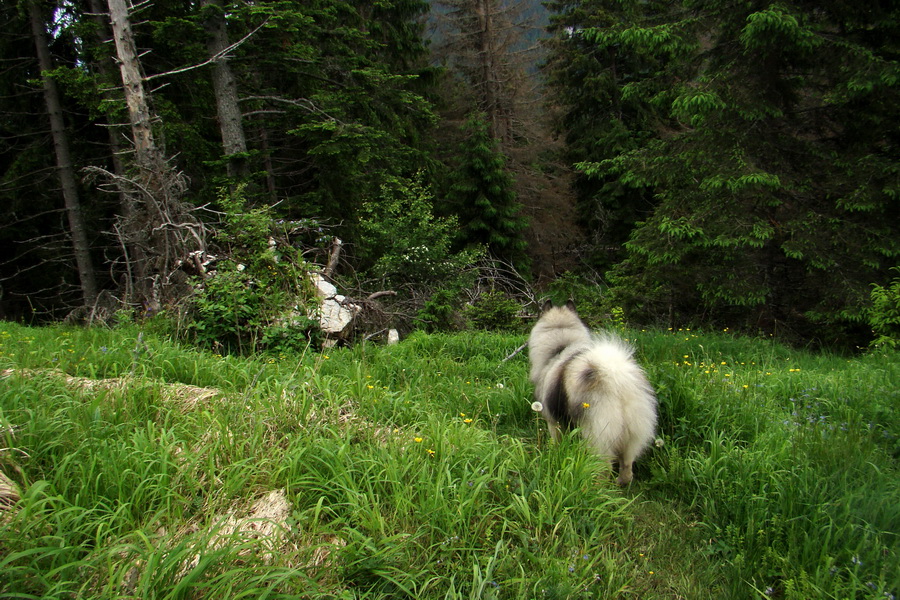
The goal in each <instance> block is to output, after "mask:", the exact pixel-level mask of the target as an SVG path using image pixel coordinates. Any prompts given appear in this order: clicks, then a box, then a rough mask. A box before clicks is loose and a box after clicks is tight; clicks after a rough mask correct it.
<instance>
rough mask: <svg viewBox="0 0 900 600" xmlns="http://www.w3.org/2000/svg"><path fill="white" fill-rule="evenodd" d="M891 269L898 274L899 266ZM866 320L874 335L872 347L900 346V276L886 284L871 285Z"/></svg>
mask: <svg viewBox="0 0 900 600" xmlns="http://www.w3.org/2000/svg"><path fill="white" fill-rule="evenodd" d="M893 270H894V271H895V272H897V273H898V274H900V268H898V267H895V268H894V269H893ZM868 321H869V325H870V326H871V327H872V333H873V334H874V335H875V339H874V340H872V344H871V345H872V347H874V348H880V347H886V348H898V347H900V277H895V278H894V279H893V281H891V283H890V284H889V285H887V286H881V285H877V284H876V285H873V286H872V307H871V308H870V309H869V311H868Z"/></svg>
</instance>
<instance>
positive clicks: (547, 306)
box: [541, 298, 553, 313]
mask: <svg viewBox="0 0 900 600" xmlns="http://www.w3.org/2000/svg"><path fill="white" fill-rule="evenodd" d="M551 308H553V300H551V299H550V298H547V299H546V300H544V303H543V304H542V305H541V312H542V313H545V312H547V311H548V310H550V309H551Z"/></svg>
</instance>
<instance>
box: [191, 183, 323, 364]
mask: <svg viewBox="0 0 900 600" xmlns="http://www.w3.org/2000/svg"><path fill="white" fill-rule="evenodd" d="M219 204H220V206H221V207H222V209H223V213H222V221H221V225H220V229H219V231H218V232H217V234H216V240H217V242H218V244H219V252H220V254H222V255H224V256H225V257H226V258H224V259H222V260H220V262H219V263H218V265H217V268H216V270H215V271H214V272H211V273H210V274H209V276H208V277H207V278H206V279H204V280H202V281H200V282H198V283H199V290H198V292H197V293H196V295H195V296H194V298H193V299H192V303H191V311H190V316H189V322H188V331H189V332H190V333H191V334H192V335H193V336H194V340H195V341H196V342H197V343H199V344H201V345H207V346H221V347H224V348H225V349H226V350H229V351H237V352H253V351H256V350H273V351H284V350H286V349H296V348H298V347H303V346H305V345H306V344H307V343H309V342H310V341H313V342H314V341H315V340H317V339H318V325H317V324H316V323H315V321H313V320H311V319H310V318H309V315H310V314H314V306H315V304H314V303H315V298H316V297H315V291H314V290H313V287H312V284H311V283H310V280H309V269H308V267H307V265H306V263H305V262H304V260H303V257H302V254H301V251H300V250H299V249H298V248H295V247H294V246H293V245H292V244H291V243H290V242H289V240H288V239H287V235H288V234H287V231H288V228H290V229H303V228H304V225H305V224H302V223H287V224H286V223H284V222H283V221H277V222H276V220H275V219H274V218H273V216H272V209H271V208H270V207H268V206H265V207H260V208H247V206H246V200H245V198H244V196H243V187H238V188H237V189H236V190H235V191H234V192H232V193H223V194H222V195H221V196H220V198H219ZM306 225H308V224H306ZM290 313H293V316H289V314H290ZM297 315H300V316H299V317H298V316H297Z"/></svg>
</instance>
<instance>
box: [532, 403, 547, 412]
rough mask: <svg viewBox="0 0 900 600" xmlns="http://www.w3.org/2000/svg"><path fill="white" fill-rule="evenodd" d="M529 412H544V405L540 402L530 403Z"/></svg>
mask: <svg viewBox="0 0 900 600" xmlns="http://www.w3.org/2000/svg"><path fill="white" fill-rule="evenodd" d="M531 410H533V411H534V412H541V411H542V410H544V405H543V404H541V403H540V402H532V403H531Z"/></svg>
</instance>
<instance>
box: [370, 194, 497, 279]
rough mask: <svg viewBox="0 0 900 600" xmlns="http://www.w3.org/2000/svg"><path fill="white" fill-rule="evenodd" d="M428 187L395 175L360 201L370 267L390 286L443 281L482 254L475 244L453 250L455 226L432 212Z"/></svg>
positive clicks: (371, 271)
mask: <svg viewBox="0 0 900 600" xmlns="http://www.w3.org/2000/svg"><path fill="white" fill-rule="evenodd" d="M433 201H434V199H433V197H432V193H431V190H430V189H428V188H427V187H426V186H425V185H424V184H423V183H422V181H421V177H417V178H415V179H396V180H394V181H393V182H392V184H391V185H384V186H382V188H381V197H380V198H377V199H375V200H373V201H371V202H367V203H366V204H364V205H363V207H362V210H361V215H362V216H361V222H360V227H361V229H362V231H363V234H364V236H365V238H366V240H367V241H368V247H369V248H371V249H375V250H372V252H373V254H372V255H371V256H369V257H367V258H368V259H369V261H370V262H371V263H372V266H371V267H370V269H369V271H370V273H371V274H372V275H374V276H376V277H379V278H384V279H386V280H387V281H389V282H390V283H391V284H393V285H403V284H416V285H422V284H435V283H440V284H442V285H446V283H447V282H448V280H451V281H452V280H454V279H456V278H458V276H459V274H460V273H462V272H463V271H464V270H465V269H466V268H467V267H468V266H469V265H471V264H473V263H474V262H475V261H476V260H477V259H478V258H479V257H480V256H481V254H482V251H481V250H480V249H474V250H473V249H469V250H464V251H462V252H457V253H454V252H453V251H452V250H451V245H452V242H453V238H454V236H455V234H456V230H457V228H458V223H457V221H456V218H454V217H437V216H435V215H434V213H433V211H432V204H433Z"/></svg>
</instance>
